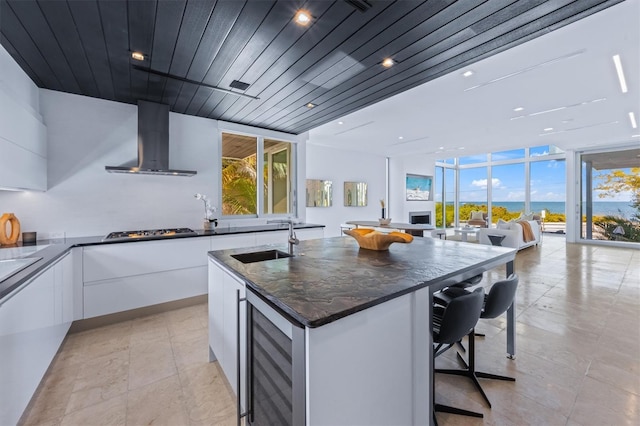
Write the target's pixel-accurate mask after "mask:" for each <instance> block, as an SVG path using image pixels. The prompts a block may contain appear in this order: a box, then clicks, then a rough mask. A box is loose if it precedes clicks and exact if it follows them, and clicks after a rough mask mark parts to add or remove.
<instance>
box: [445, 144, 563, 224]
mask: <svg viewBox="0 0 640 426" xmlns="http://www.w3.org/2000/svg"><path fill="white" fill-rule="evenodd" d="M436 164H437V165H438V167H441V168H443V170H444V171H443V173H444V175H445V177H444V185H445V186H446V188H445V190H444V191H445V197H444V199H445V200H446V203H445V207H444V208H445V209H446V208H448V203H449V202H453V201H454V200H456V207H457V209H456V208H454V206H453V205H452V206H451V209H450V213H451V215H452V218H451V221H449V220H448V219H447V225H449V226H452V225H453V224H457V223H461V222H462V223H465V222H466V221H467V220H468V219H469V217H470V213H471V211H483V212H487V213H489V217H490V218H491V223H493V224H495V223H496V222H497V221H498V220H499V219H503V220H511V219H514V218H517V217H518V216H519V215H520V214H521V213H534V214H538V215H541V216H543V222H544V224H543V229H544V230H546V231H552V232H558V233H564V232H565V222H566V221H565V200H566V190H565V187H566V183H565V182H566V177H565V175H566V172H565V154H564V152H563V151H562V150H560V149H558V148H557V147H555V146H553V145H544V146H537V147H531V148H521V149H514V150H509V151H499V152H493V153H490V154H483V155H474V156H467V157H460V158H458V159H455V158H453V159H447V160H437V161H436ZM448 173H451V177H449V176H448ZM456 178H457V182H458V185H457V187H456V186H455V185H454V183H455V182H456ZM449 182H451V186H449ZM449 191H451V193H449ZM454 211H455V212H457V214H456V215H455V216H454V215H453V214H454ZM447 213H448V212H445V217H448V214H447Z"/></svg>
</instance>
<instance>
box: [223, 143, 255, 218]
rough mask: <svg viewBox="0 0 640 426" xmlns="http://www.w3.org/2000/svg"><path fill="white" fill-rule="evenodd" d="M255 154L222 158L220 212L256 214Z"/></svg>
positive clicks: (224, 213) (225, 213)
mask: <svg viewBox="0 0 640 426" xmlns="http://www.w3.org/2000/svg"><path fill="white" fill-rule="evenodd" d="M256 176H257V174H256V156H255V155H251V156H249V157H247V158H241V159H236V158H223V159H222V214H223V215H243V214H256V213H257V212H258V206H257V185H256Z"/></svg>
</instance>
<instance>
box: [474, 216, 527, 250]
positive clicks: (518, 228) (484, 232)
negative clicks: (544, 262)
mask: <svg viewBox="0 0 640 426" xmlns="http://www.w3.org/2000/svg"><path fill="white" fill-rule="evenodd" d="M527 222H529V225H531V231H532V232H533V235H534V236H535V239H534V240H533V241H529V242H528V243H525V242H524V238H523V237H522V225H520V224H519V223H517V222H512V223H511V224H510V228H509V229H498V228H480V230H479V231H478V241H479V242H480V244H487V245H491V240H490V239H489V235H504V236H505V238H504V240H502V244H501V245H502V246H503V247H511V248H515V249H518V250H520V249H523V248H526V247H531V246H533V245H537V244H538V243H540V224H539V223H538V222H537V221H535V220H528V221H527Z"/></svg>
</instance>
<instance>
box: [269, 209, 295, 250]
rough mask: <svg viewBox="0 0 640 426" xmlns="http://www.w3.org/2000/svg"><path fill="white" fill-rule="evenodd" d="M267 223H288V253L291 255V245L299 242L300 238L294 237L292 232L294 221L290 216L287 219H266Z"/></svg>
mask: <svg viewBox="0 0 640 426" xmlns="http://www.w3.org/2000/svg"><path fill="white" fill-rule="evenodd" d="M267 223H286V224H288V225H289V239H288V242H289V254H290V255H292V256H293V246H294V245H295V246H297V245H298V244H300V240H299V239H298V238H296V233H295V232H293V225H294V223H295V222H294V221H293V219H292V218H288V219H274V220H267Z"/></svg>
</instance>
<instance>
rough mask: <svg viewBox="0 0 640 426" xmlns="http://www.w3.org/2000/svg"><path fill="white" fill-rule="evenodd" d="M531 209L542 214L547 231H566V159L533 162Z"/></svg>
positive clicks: (543, 224) (531, 166) (544, 227)
mask: <svg viewBox="0 0 640 426" xmlns="http://www.w3.org/2000/svg"><path fill="white" fill-rule="evenodd" d="M530 168H531V210H532V211H534V212H536V213H538V214H540V216H542V221H543V222H542V227H543V231H545V232H555V233H560V234H563V233H565V232H566V213H565V212H566V208H565V207H566V205H565V200H566V198H567V197H566V177H565V176H566V171H565V169H566V167H565V160H562V159H559V160H543V161H535V162H531V165H530Z"/></svg>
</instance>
